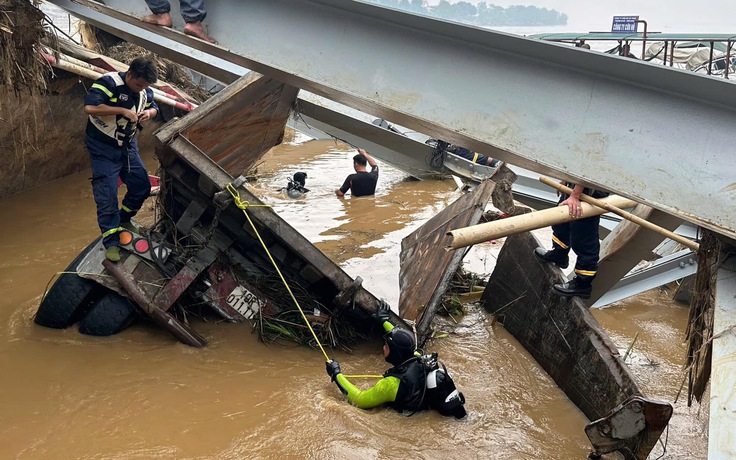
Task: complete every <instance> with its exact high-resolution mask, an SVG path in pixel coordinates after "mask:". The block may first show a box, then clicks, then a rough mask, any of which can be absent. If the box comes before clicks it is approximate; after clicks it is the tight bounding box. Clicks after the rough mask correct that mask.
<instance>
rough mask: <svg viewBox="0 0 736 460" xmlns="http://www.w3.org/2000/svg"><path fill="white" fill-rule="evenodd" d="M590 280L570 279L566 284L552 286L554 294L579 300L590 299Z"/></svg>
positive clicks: (591, 288)
mask: <svg viewBox="0 0 736 460" xmlns="http://www.w3.org/2000/svg"><path fill="white" fill-rule="evenodd" d="M591 282H592V280H590V281H588V280H583V279H582V278H580V277H579V276H576V277H575V278H573V279H571V280H570V281H568V282H567V283H558V284H555V285H554V286H553V288H552V289H553V291H554V293H555V294H557V295H560V296H562V297H580V298H581V299H590V293H591V291H592V290H593V286H592V284H591Z"/></svg>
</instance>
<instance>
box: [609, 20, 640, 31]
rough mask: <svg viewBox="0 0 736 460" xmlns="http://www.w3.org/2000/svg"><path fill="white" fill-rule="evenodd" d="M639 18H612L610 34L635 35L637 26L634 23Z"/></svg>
mask: <svg viewBox="0 0 736 460" xmlns="http://www.w3.org/2000/svg"><path fill="white" fill-rule="evenodd" d="M638 20H639V16H614V17H613V25H612V26H611V33H614V34H635V33H636V28H637V26H638V25H639V24H638V23H637V22H636V21H638Z"/></svg>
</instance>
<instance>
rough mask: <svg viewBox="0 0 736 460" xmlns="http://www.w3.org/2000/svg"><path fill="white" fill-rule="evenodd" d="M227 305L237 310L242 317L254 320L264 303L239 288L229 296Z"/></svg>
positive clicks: (244, 289) (242, 288)
mask: <svg viewBox="0 0 736 460" xmlns="http://www.w3.org/2000/svg"><path fill="white" fill-rule="evenodd" d="M227 304H228V305H230V306H231V307H232V308H234V309H235V310H237V311H238V312H239V313H240V314H241V315H243V316H245V317H246V318H248V319H252V318H253V317H254V316H256V315H257V314H258V312H259V311H260V309H261V306H262V305H263V303H262V302H261V301H260V300H259V299H258V297H256V296H255V294H253V293H252V292H250V291H249V290H247V289H246V288H244V287H243V286H238V287H236V288H235V289H233V292H231V293H230V295H229V296H227Z"/></svg>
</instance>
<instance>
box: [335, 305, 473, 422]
mask: <svg viewBox="0 0 736 460" xmlns="http://www.w3.org/2000/svg"><path fill="white" fill-rule="evenodd" d="M389 317H390V314H389V307H388V305H387V304H386V303H385V302H384V301H381V302H380V303H379V305H378V307H377V309H376V313H375V318H376V320H377V321H378V322H379V323H381V325H382V326H383V329H384V331H386V333H385V334H384V336H383V339H384V344H383V357H384V358H385V359H386V361H387V362H388V363H390V364H392V365H393V367H392V368H391V369H389V370H387V371H386V372H385V373H384V374H383V378H382V379H381V380H379V381H378V382H377V383H376V384H375V385H373V387H371V388H369V389H367V390H365V391H362V390H360V389H359V388H358V387H356V386H355V385H353V384H352V383H351V382H350V381H349V380H348V378H347V377H345V375H343V374H342V372H341V370H340V364H339V363H338V362H337V361H335V360H332V361H328V362H327V364H326V369H327V375H329V376H330V378H332V381H333V382H335V384H336V385H337V387H338V388H339V389H340V391H341V392H342V393H343V394H345V395H346V397H347V400H348V402H349V403H350V404H353V405H354V406H356V407H358V408H360V409H371V408H373V407H377V406H380V405H382V404H387V405H389V406H390V407H392V408H394V409H396V410H397V411H399V412H404V411H408V412H416V411H420V410H426V409H429V408H430V406H431V403H430V400H431V399H432V395H431V394H430V391H431V390H429V389H428V388H432V386H431V385H430V384H428V374H427V370H426V369H425V364H424V363H423V361H422V360H421V359H420V354H419V352H418V351H417V350H416V342H415V340H414V335H413V334H412V333H411V332H409V331H406V330H404V329H400V328H397V327H394V325H393V324H391V322H390V321H389ZM435 358H436V355H435ZM442 372H445V374H443V375H446V370H445V371H442ZM438 377H439V376H438ZM435 383H436V382H435ZM452 389H453V390H454V389H455V387H454V384H453V385H452ZM441 399H442V401H443V404H441V405H440V407H434V408H436V409H437V410H439V411H440V413H442V414H443V415H451V416H454V417H455V418H463V417H465V415H466V414H467V413H466V411H465V407H463V404H464V403H465V397H464V396H463V394H462V393H459V392H458V391H454V392H453V393H451V394H449V395H445V394H442V397H441Z"/></svg>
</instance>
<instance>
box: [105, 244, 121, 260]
mask: <svg viewBox="0 0 736 460" xmlns="http://www.w3.org/2000/svg"><path fill="white" fill-rule="evenodd" d="M105 258H106V259H107V260H109V261H110V262H120V248H119V247H117V246H110V247H109V248H107V250H106V251H105Z"/></svg>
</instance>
